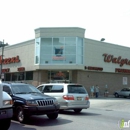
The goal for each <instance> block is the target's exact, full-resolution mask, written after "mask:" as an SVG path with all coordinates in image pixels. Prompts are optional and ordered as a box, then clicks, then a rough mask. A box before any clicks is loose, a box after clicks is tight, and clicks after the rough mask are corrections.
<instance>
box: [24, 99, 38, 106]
mask: <svg viewBox="0 0 130 130" xmlns="http://www.w3.org/2000/svg"><path fill="white" fill-rule="evenodd" d="M26 104H27V106H38V104H37V102H36V101H35V100H27V101H26Z"/></svg>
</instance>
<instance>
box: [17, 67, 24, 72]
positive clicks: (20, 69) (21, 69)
mask: <svg viewBox="0 0 130 130" xmlns="http://www.w3.org/2000/svg"><path fill="white" fill-rule="evenodd" d="M17 70H18V71H25V67H20V68H17Z"/></svg>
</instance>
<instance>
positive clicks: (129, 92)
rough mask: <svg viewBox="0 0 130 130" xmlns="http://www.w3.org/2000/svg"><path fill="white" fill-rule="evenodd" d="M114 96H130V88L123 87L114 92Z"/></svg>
mask: <svg viewBox="0 0 130 130" xmlns="http://www.w3.org/2000/svg"><path fill="white" fill-rule="evenodd" d="M114 95H115V97H130V88H123V89H121V90H118V91H115V92H114Z"/></svg>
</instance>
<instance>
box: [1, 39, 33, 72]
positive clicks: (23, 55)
mask: <svg viewBox="0 0 130 130" xmlns="http://www.w3.org/2000/svg"><path fill="white" fill-rule="evenodd" d="M34 43H35V40H30V41H27V42H23V43H20V44H14V45H11V46H7V47H5V49H4V57H3V58H4V59H5V58H11V57H16V56H19V59H20V62H19V63H11V64H7V65H3V69H4V68H10V72H17V68H18V67H25V71H32V70H34V69H35V66H34V55H35V51H34V50H35V44H34ZM0 53H1V52H0Z"/></svg>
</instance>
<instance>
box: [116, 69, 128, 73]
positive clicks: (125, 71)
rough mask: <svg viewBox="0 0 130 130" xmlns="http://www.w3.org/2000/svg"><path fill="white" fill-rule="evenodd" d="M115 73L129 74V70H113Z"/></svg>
mask: <svg viewBox="0 0 130 130" xmlns="http://www.w3.org/2000/svg"><path fill="white" fill-rule="evenodd" d="M115 72H118V73H130V70H128V69H120V68H115Z"/></svg>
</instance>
